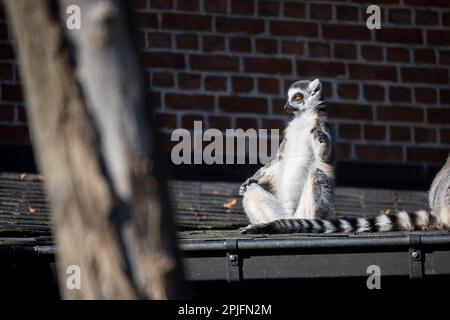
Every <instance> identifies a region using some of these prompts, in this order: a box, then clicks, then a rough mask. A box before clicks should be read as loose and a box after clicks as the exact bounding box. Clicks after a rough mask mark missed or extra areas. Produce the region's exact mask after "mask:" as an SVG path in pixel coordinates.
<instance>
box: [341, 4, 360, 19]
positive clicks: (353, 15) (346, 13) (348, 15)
mask: <svg viewBox="0 0 450 320" xmlns="http://www.w3.org/2000/svg"><path fill="white" fill-rule="evenodd" d="M336 17H337V20H339V21H357V20H359V10H358V7H355V6H346V5H338V6H336Z"/></svg>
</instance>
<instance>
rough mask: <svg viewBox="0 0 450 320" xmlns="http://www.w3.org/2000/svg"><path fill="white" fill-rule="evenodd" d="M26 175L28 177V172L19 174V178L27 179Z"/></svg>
mask: <svg viewBox="0 0 450 320" xmlns="http://www.w3.org/2000/svg"><path fill="white" fill-rule="evenodd" d="M26 177H27V174H26V173H21V174H20V176H19V179H20V180H25V179H26Z"/></svg>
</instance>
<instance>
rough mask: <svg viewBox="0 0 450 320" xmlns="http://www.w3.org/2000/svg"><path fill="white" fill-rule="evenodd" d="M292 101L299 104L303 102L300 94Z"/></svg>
mask: <svg viewBox="0 0 450 320" xmlns="http://www.w3.org/2000/svg"><path fill="white" fill-rule="evenodd" d="M294 100H295V102H300V101H302V100H303V96H302V95H301V94H296V95H295V97H294Z"/></svg>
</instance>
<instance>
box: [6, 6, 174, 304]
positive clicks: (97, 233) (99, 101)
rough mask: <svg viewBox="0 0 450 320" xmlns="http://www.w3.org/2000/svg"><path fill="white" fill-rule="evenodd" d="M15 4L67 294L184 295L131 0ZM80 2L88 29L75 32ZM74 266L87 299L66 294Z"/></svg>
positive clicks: (22, 62)
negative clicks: (71, 16) (74, 10)
mask: <svg viewBox="0 0 450 320" xmlns="http://www.w3.org/2000/svg"><path fill="white" fill-rule="evenodd" d="M5 3H6V7H7V12H8V14H9V19H10V22H11V23H12V27H13V31H14V35H15V41H16V44H17V49H18V50H17V52H18V56H19V60H20V70H21V75H22V79H23V81H24V85H25V92H26V98H27V102H28V106H27V112H28V117H29V122H30V126H31V129H32V138H33V145H34V149H35V154H36V158H37V162H38V165H39V168H40V170H41V172H42V173H43V174H44V177H45V184H46V189H47V192H48V195H49V197H50V203H51V206H52V211H53V222H54V234H55V237H56V241H57V248H58V254H57V257H58V262H59V263H58V265H59V281H60V289H61V293H62V296H63V297H64V298H75V299H76V298H81V299H102V298H104V299H116V298H118V299H134V298H144V299H145V298H151V299H165V298H179V297H180V292H181V290H182V288H183V283H182V274H181V268H180V261H179V258H178V254H177V247H176V237H175V229H174V225H173V221H172V216H171V215H170V212H169V211H170V210H169V207H168V205H167V203H168V201H167V193H166V184H165V180H164V178H163V176H161V171H163V170H161V162H160V159H159V157H158V155H159V154H158V153H157V148H156V147H155V130H154V128H153V122H152V116H151V110H149V107H148V103H147V101H146V97H147V93H146V90H145V86H144V85H143V83H144V81H143V69H142V68H141V65H140V63H139V60H138V55H137V50H136V46H135V42H133V41H132V40H131V39H132V35H134V33H133V32H132V27H131V26H130V21H131V19H130V11H129V9H128V8H126V4H125V3H126V1H114V0H102V1H99V0H90V1H67V3H66V2H65V1H63V0H60V1H58V0H39V1H29V0H6V1H5ZM72 4H76V5H78V6H79V7H80V8H81V22H82V23H81V30H72V31H69V30H68V29H67V28H66V19H67V17H68V15H66V9H67V6H69V5H72ZM71 265H75V266H79V267H80V271H81V289H80V290H77V289H69V288H68V287H67V286H66V283H67V281H69V282H70V281H72V280H73V277H70V274H67V270H68V269H67V268H68V267H69V266H71ZM75 268H76V267H75ZM69 270H73V269H69Z"/></svg>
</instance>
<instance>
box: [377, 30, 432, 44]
mask: <svg viewBox="0 0 450 320" xmlns="http://www.w3.org/2000/svg"><path fill="white" fill-rule="evenodd" d="M375 35H376V39H377V41H381V42H388V43H402V44H422V43H423V38H422V30H420V29H413V28H387V27H383V28H381V29H380V30H377V32H376V33H375Z"/></svg>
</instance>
